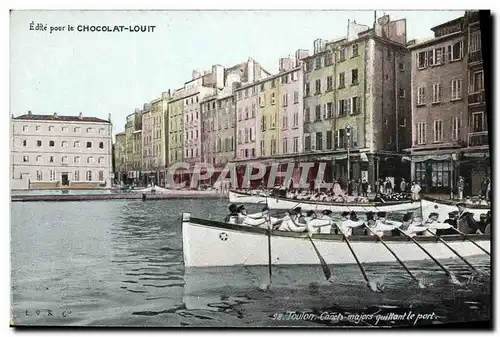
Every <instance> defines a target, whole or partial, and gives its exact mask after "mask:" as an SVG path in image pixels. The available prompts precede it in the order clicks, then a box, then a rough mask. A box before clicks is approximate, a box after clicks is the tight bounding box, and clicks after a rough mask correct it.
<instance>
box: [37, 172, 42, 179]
mask: <svg viewBox="0 0 500 337" xmlns="http://www.w3.org/2000/svg"><path fill="white" fill-rule="evenodd" d="M36 180H37V181H42V180H43V175H42V171H36Z"/></svg>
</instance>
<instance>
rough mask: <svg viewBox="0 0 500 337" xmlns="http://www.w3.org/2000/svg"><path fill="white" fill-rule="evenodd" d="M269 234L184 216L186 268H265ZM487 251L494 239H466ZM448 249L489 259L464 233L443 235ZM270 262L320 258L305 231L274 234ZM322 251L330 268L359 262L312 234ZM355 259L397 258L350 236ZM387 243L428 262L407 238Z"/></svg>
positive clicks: (370, 240) (405, 256) (436, 247)
mask: <svg viewBox="0 0 500 337" xmlns="http://www.w3.org/2000/svg"><path fill="white" fill-rule="evenodd" d="M268 233H269V231H268V230H267V229H265V228H258V227H251V226H242V225H236V224H229V223H224V222H220V221H213V220H207V219H200V218H193V217H191V216H190V214H189V213H183V214H182V240H183V252H184V264H185V266H186V267H188V268H189V267H211V266H234V265H267V264H268V258H269V255H268ZM467 238H468V239H470V240H473V241H474V242H475V243H476V244H478V245H479V246H481V247H482V248H483V249H485V250H487V251H489V250H490V237H489V236H486V235H468V236H467ZM445 239H446V242H447V243H448V245H449V246H450V247H452V248H453V249H454V250H455V251H457V252H458V253H459V254H461V256H463V257H468V256H475V255H485V253H484V252H483V251H482V250H481V249H480V248H479V247H477V246H476V245H474V244H473V243H471V242H470V241H469V240H464V237H463V236H461V235H449V236H446V237H445ZM270 240H271V245H270V246H271V263H272V264H273V265H315V264H318V256H317V254H316V252H315V250H314V247H313V246H312V244H311V241H310V238H309V236H308V234H307V233H295V232H285V231H272V232H271V235H270ZM312 240H313V241H314V243H315V245H316V247H317V249H318V251H319V252H320V253H321V255H322V256H323V258H324V259H325V261H326V263H327V264H354V263H356V261H355V259H354V257H353V255H352V253H351V252H350V250H349V248H348V246H347V244H346V242H345V241H343V240H342V236H341V235H334V234H313V235H312ZM349 240H350V242H351V245H352V247H353V249H354V251H355V252H356V255H357V257H358V258H359V260H360V262H362V263H383V262H394V261H395V259H394V256H393V255H392V254H391V253H390V252H389V251H388V249H387V248H385V247H384V245H383V244H382V243H381V242H380V241H378V240H377V238H376V237H374V236H371V235H367V236H351V237H350V238H349ZM383 240H384V241H385V243H387V244H388V245H389V246H390V248H391V249H392V250H393V251H394V252H395V253H396V254H397V255H398V257H399V258H400V259H401V260H402V261H419V260H429V257H428V256H427V255H426V254H425V253H424V252H423V251H422V250H421V248H419V247H418V246H417V245H416V244H415V243H414V242H412V241H409V240H408V239H407V238H406V237H404V236H388V237H384V238H383ZM415 240H416V241H417V242H418V243H420V245H421V246H422V247H424V248H425V249H426V250H427V251H428V252H429V253H430V254H431V255H432V256H433V257H435V258H436V259H450V258H457V256H456V255H455V254H454V253H453V252H452V251H451V250H450V249H449V248H448V247H446V245H444V244H443V243H441V242H438V241H437V240H436V238H435V237H432V236H417V237H415Z"/></svg>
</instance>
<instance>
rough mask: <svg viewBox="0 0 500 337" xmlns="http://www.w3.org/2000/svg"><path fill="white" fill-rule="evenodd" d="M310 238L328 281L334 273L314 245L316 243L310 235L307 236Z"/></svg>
mask: <svg viewBox="0 0 500 337" xmlns="http://www.w3.org/2000/svg"><path fill="white" fill-rule="evenodd" d="M307 237H308V238H309V241H311V244H312V246H313V248H314V251H315V252H316V255H318V259H319V262H320V264H321V269H323V274H325V278H326V280H327V281H328V280H329V279H330V277H332V271H331V270H330V267H328V265H327V264H326V261H325V259H324V258H323V256H321V253H320V252H319V250H318V248H317V247H316V244H314V241H313V239H312V237H311V236H310V235H308V236H307Z"/></svg>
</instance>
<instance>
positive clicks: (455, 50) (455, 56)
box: [448, 41, 464, 61]
mask: <svg viewBox="0 0 500 337" xmlns="http://www.w3.org/2000/svg"><path fill="white" fill-rule="evenodd" d="M463 45H464V43H463V41H459V42H456V43H454V44H453V45H451V46H448V59H449V60H450V61H458V60H460V59H461V58H462V53H463Z"/></svg>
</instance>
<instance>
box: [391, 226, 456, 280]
mask: <svg viewBox="0 0 500 337" xmlns="http://www.w3.org/2000/svg"><path fill="white" fill-rule="evenodd" d="M396 228H397V227H396ZM397 230H398V231H399V232H400V233H401V234H403V235H404V236H406V237H407V238H408V239H410V240H411V241H413V243H414V244H416V245H417V246H418V247H419V248H420V249H421V250H422V251H423V252H424V253H425V254H427V256H429V257H430V258H431V260H432V261H434V262H435V263H436V264H437V265H438V266H439V267H440V268H441V269H442V270H443V271H444V272H445V274H446V275H448V276H449V277H452V275H451V273H450V271H449V270H448V269H446V268H445V267H444V266H443V265H442V264H441V263H439V261H438V260H436V258H435V257H434V256H432V254H431V253H429V252H428V251H427V249H425V248H424V247H422V245H421V244H420V243H418V242H417V240H415V239H414V238H412V237H411V236H409V235H408V234H406V233H405V232H403V231H402V230H401V229H399V228H397Z"/></svg>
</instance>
